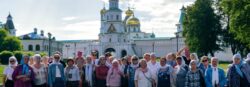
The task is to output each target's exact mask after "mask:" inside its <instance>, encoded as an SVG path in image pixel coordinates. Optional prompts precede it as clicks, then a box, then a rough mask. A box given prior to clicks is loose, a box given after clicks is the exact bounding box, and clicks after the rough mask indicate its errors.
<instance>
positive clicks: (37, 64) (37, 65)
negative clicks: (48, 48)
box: [31, 54, 48, 87]
mask: <svg viewBox="0 0 250 87" xmlns="http://www.w3.org/2000/svg"><path fill="white" fill-rule="evenodd" d="M33 60H34V64H33V65H32V66H31V67H32V68H33V71H34V73H35V80H34V85H33V87H46V86H47V74H48V73H47V69H46V67H45V65H44V64H41V56H40V54H36V55H35V56H34V57H33Z"/></svg>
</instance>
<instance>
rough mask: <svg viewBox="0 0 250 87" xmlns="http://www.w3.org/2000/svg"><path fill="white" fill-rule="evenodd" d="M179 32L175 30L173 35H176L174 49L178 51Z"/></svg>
mask: <svg viewBox="0 0 250 87" xmlns="http://www.w3.org/2000/svg"><path fill="white" fill-rule="evenodd" d="M178 33H179V32H176V33H175V35H176V51H177V52H178V51H179V50H178V49H179V34H178Z"/></svg>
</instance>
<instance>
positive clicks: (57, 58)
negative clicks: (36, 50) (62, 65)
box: [54, 54, 60, 62]
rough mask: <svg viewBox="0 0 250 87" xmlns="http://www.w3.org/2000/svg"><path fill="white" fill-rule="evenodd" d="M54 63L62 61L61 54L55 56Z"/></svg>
mask: <svg viewBox="0 0 250 87" xmlns="http://www.w3.org/2000/svg"><path fill="white" fill-rule="evenodd" d="M54 61H55V62H59V61H60V55H59V54H54Z"/></svg>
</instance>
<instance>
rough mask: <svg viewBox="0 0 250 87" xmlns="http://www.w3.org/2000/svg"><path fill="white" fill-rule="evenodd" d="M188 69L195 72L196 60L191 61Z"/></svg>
mask: <svg viewBox="0 0 250 87" xmlns="http://www.w3.org/2000/svg"><path fill="white" fill-rule="evenodd" d="M189 68H190V69H191V70H196V68H197V61H196V60H191V62H190V64H189Z"/></svg>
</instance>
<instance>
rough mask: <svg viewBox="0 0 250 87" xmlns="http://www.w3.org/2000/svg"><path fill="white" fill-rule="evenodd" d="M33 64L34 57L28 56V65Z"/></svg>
mask: <svg viewBox="0 0 250 87" xmlns="http://www.w3.org/2000/svg"><path fill="white" fill-rule="evenodd" d="M33 64H34V57H33V56H30V58H29V65H33Z"/></svg>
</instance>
